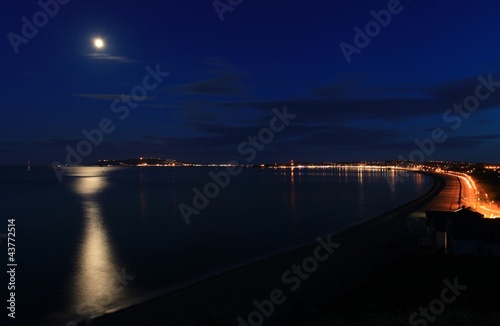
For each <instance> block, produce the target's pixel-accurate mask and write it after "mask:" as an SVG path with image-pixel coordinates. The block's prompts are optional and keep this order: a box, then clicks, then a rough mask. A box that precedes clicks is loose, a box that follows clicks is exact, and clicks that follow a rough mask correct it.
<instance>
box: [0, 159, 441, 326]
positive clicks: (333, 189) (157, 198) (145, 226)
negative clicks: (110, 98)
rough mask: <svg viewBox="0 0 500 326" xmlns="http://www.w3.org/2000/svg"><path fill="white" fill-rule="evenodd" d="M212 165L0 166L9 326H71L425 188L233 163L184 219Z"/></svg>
mask: <svg viewBox="0 0 500 326" xmlns="http://www.w3.org/2000/svg"><path fill="white" fill-rule="evenodd" d="M224 170H225V169H224V168H213V167H130V168H126V167H119V168H118V167H104V168H100V167H74V168H68V169H65V170H64V171H65V172H64V175H63V180H62V182H59V180H58V179H57V177H56V175H55V173H54V171H53V170H52V168H51V167H36V166H35V167H32V168H31V171H29V172H28V171H27V169H26V167H0V216H1V221H2V223H3V224H2V225H0V233H3V234H5V233H7V220H8V219H15V229H16V232H15V240H16V242H15V243H16V252H15V262H16V263H17V267H16V285H15V286H16V291H15V296H16V320H17V321H18V325H32V324H33V325H38V324H47V325H68V326H69V325H76V323H77V322H79V321H81V320H83V319H91V318H92V317H95V316H97V315H99V314H102V313H105V312H110V311H113V310H116V309H119V308H120V307H124V306H127V305H130V304H132V303H134V302H140V301H143V300H145V299H147V298H149V297H153V296H156V295H159V294H161V293H165V292H168V291H171V290H173V289H175V288H178V287H182V286H185V285H187V284H190V283H193V282H197V281H200V280H203V279H204V278H207V277H210V276H213V275H216V274H219V273H221V272H223V271H227V270H230V269H232V268H235V267H237V266H241V265H244V264H247V263H250V262H253V261H256V260H259V259H262V258H264V257H268V256H270V255H273V254H277V253H280V252H283V251H285V250H289V249H292V248H296V247H298V246H301V245H304V244H307V243H310V242H313V241H314V240H315V239H316V238H317V237H318V236H326V235H328V234H335V233H338V232H340V231H341V230H345V229H347V228H349V227H352V226H354V225H357V224H359V223H361V222H363V221H366V220H368V219H370V218H373V217H374V216H376V215H379V214H381V213H383V212H385V211H387V210H390V209H391V208H394V207H396V206H398V205H401V204H403V203H405V202H408V201H410V200H412V199H413V198H416V197H418V196H419V195H421V194H423V193H425V192H426V191H427V190H428V189H429V188H430V187H431V186H432V185H433V180H432V178H431V177H429V176H426V175H422V174H417V173H410V174H409V177H408V178H406V179H405V181H404V182H400V183H397V184H396V191H394V192H393V191H391V187H390V186H389V183H390V182H388V180H389V181H390V180H391V178H392V181H394V177H395V175H394V172H393V171H386V170H371V169H359V168H330V169H294V170H290V169H286V170H285V169H279V170H278V169H260V168H245V169H243V171H242V172H241V174H239V175H237V176H234V177H231V179H230V180H229V184H228V185H227V187H225V188H223V189H222V188H219V189H218V194H217V196H215V195H214V194H215V193H216V192H217V191H216V190H215V189H212V191H213V194H211V195H210V196H211V197H213V198H208V199H207V200H208V204H207V202H206V201H205V202H199V203H198V208H200V207H202V206H204V205H206V207H205V208H203V209H198V211H197V215H196V214H193V215H191V216H190V223H189V225H188V224H186V222H185V218H184V217H183V216H182V214H181V213H180V211H179V205H180V204H182V203H184V204H185V205H189V206H191V207H193V209H196V208H195V207H194V206H193V197H194V196H195V192H194V191H193V189H195V188H196V189H198V190H200V191H201V192H203V191H204V187H205V185H206V184H208V183H210V182H212V181H213V180H212V178H211V177H210V175H209V174H210V172H214V173H217V172H220V171H224ZM212 186H213V185H212ZM202 204H203V205H202ZM200 205H201V206H200ZM186 207H187V206H186ZM0 240H1V241H2V243H1V244H0V248H2V249H1V250H3V251H4V252H5V254H2V256H3V257H5V261H6V262H7V257H8V256H7V255H6V254H7V246H6V241H5V240H6V239H5V238H1V239H0ZM4 266H5V264H4ZM4 273H5V272H4ZM4 277H5V275H4V276H2V288H4V291H2V297H3V298H4V300H7V298H6V297H7V292H8V291H7V290H6V289H5V286H6V284H7V282H8V281H7V279H6V278H5V281H3V280H4ZM4 302H5V301H4ZM4 313H5V314H6V310H5V311H4Z"/></svg>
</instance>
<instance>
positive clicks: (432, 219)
mask: <svg viewBox="0 0 500 326" xmlns="http://www.w3.org/2000/svg"><path fill="white" fill-rule="evenodd" d="M425 216H426V218H425V225H426V227H427V239H426V243H427V244H428V245H429V246H431V247H432V248H433V249H434V252H441V253H451V252H450V249H451V247H452V244H451V243H450V241H456V240H457V233H456V230H455V232H454V234H455V238H451V233H450V230H451V229H450V227H452V226H453V225H454V222H455V221H456V220H460V221H469V222H470V223H480V222H481V221H483V220H485V219H484V218H483V217H484V215H483V214H481V213H478V212H474V211H472V210H470V209H468V208H465V207H462V208H460V209H458V210H456V211H451V212H449V211H426V212H425ZM460 237H461V238H463V235H462V234H461V235H460ZM453 248H454V249H455V247H453Z"/></svg>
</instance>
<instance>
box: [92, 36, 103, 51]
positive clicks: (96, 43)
mask: <svg viewBox="0 0 500 326" xmlns="http://www.w3.org/2000/svg"><path fill="white" fill-rule="evenodd" d="M94 46H95V47H96V48H98V49H101V48H103V47H104V41H103V40H102V39H101V38H96V39H94Z"/></svg>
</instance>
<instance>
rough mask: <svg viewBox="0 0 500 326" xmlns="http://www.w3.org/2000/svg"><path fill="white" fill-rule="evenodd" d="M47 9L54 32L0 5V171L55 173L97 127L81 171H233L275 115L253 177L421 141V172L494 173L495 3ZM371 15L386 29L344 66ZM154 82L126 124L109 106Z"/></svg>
mask: <svg viewBox="0 0 500 326" xmlns="http://www.w3.org/2000/svg"><path fill="white" fill-rule="evenodd" d="M60 1H61V2H62V3H65V2H67V3H65V4H61V3H59V2H54V1H47V2H52V3H57V4H58V7H59V8H58V10H57V13H55V14H52V15H53V17H49V16H48V15H45V16H44V14H37V12H39V11H41V10H42V9H41V6H40V4H39V3H37V1H34V0H29V1H28V0H26V1H13V0H8V1H4V3H3V7H2V11H1V12H2V13H1V14H0V15H1V19H0V24H1V25H0V26H1V30H2V35H3V36H2V37H3V40H2V46H1V51H0V56H1V66H0V67H1V71H0V72H1V75H0V76H1V77H0V78H1V85H2V87H1V88H0V94H1V96H2V101H1V107H2V111H1V113H2V115H1V118H0V164H26V162H27V161H28V160H31V162H32V164H47V163H50V162H52V161H54V160H56V161H58V162H61V163H64V162H65V160H66V155H67V148H68V146H69V147H71V148H73V149H76V148H77V146H78V144H79V143H80V142H81V141H82V140H85V136H84V134H83V133H82V130H84V129H85V130H87V131H90V130H92V129H95V128H99V124H100V122H101V121H107V122H111V123H112V128H111V127H110V126H109V125H108V126H107V127H108V128H109V129H113V131H111V132H107V133H103V139H102V142H100V143H98V145H95V146H93V148H92V149H91V150H90V153H88V155H85V156H83V155H82V158H83V161H82V164H88V163H92V162H94V161H96V160H98V159H125V158H132V157H139V156H144V157H161V158H171V159H177V160H183V161H194V162H220V163H223V162H227V161H229V160H231V159H236V160H238V161H242V162H243V161H244V159H242V158H243V157H246V156H242V155H241V153H239V151H238V146H239V144H241V143H242V142H244V141H248V140H247V138H248V137H249V136H254V135H258V133H259V131H260V130H261V129H262V128H265V127H269V122H270V120H271V119H272V117H273V116H274V114H273V112H272V110H273V108H276V109H277V110H278V111H280V112H281V111H283V108H284V107H285V106H286V108H287V111H288V113H289V114H294V115H296V117H295V118H294V119H293V120H291V122H290V124H289V125H287V126H286V128H284V130H283V131H281V132H278V133H276V134H274V140H273V141H272V142H270V143H269V144H266V145H265V149H263V150H261V151H258V154H257V156H256V158H255V161H254V162H255V163H260V162H266V163H272V162H288V161H290V160H291V159H293V160H295V161H353V160H354V161H358V160H369V161H372V160H395V159H398V158H401V157H403V158H408V157H409V155H410V153H411V152H412V151H414V150H416V149H419V147H418V146H417V145H416V144H415V140H416V139H418V140H420V141H422V140H424V139H426V138H432V136H433V134H435V130H436V128H441V129H442V130H441V131H442V132H441V137H440V143H436V142H434V145H435V150H434V151H429V152H428V153H427V154H425V159H426V160H453V161H482V162H500V150H499V148H500V132H499V131H498V121H499V118H500V112H499V109H498V108H499V106H500V24H499V23H498V22H499V18H498V17H499V14H500V2H499V1H494V0H491V1H484V0H480V1H460V0H458V1H430V0H413V1H409V0H402V1H401V2H400V4H399V5H398V2H397V1H395V0H390V1H386V0H384V1H374V0H363V1H352V0H336V1H326V0H310V1H302V0H301V1H295V0H290V1H269V0H243V1H239V0H232V1H229V0H222V1H219V8H222V9H219V11H220V12H219V13H218V12H217V10H216V9H215V7H214V3H213V1H212V0H203V1H202V0H199V1H198V0H195V1H180V0H179V1H160V0H158V1H153V0H141V1H126V0H120V1H106V0H85V1H84V0H71V1H67V0H64V1H63V0H60ZM43 2H44V0H42V3H43ZM227 3H233V4H236V6H231V7H224V6H228V5H227ZM388 7H390V10H392V11H393V13H391V11H387V8H388ZM228 8H229V9H231V10H232V11H231V10H229V9H228ZM48 10H49V11H50V10H52V11H55V7H54V6H53V5H52V7H50V8H49V9H48ZM380 10H386V12H389V13H391V14H390V15H391V17H390V22H388V23H385V22H387V20H386V21H385V22H384V24H385V25H386V27H382V26H380V24H379V23H377V24H378V25H377V24H373V23H372V24H369V26H370V27H371V28H372V29H371V30H370V33H371V34H372V35H373V37H370V36H367V37H368V39H367V38H366V37H361V40H360V37H358V39H357V41H358V42H357V43H358V45H359V48H358V47H357V48H356V49H355V50H356V51H355V52H351V53H350V55H348V56H346V55H344V53H343V50H342V49H344V50H345V48H346V46H347V48H349V49H351V50H352V49H353V48H354V46H356V45H355V40H354V38H355V35H356V33H357V32H356V31H355V30H354V28H355V27H356V26H357V27H359V28H360V29H361V30H365V27H366V25H367V23H370V22H371V21H374V20H375V18H374V15H373V14H371V13H370V12H371V11H375V12H380ZM222 11H224V12H223V13H221V12H222ZM34 15H35V18H36V19H38V20H37V22H38V25H40V27H36V26H35V27H36V28H37V30H38V31H37V32H36V33H35V32H34V31H33V30H30V29H29V28H27V27H25V28H24V33H25V34H26V35H27V36H28V37H25V36H26V35H24V36H23V25H25V24H26V21H28V23H29V24H31V23H32V22H33V19H34ZM375 15H376V14H375ZM23 17H26V19H25V20H24V21H23V20H22V18H23ZM47 17H48V18H47ZM221 17H222V18H223V20H222V21H221ZM381 17H382V18H380V19H384V18H386V19H387V16H383V15H382V16H381ZM44 18H47V19H45V20H44ZM377 26H379V30H377ZM30 33H31V34H30ZM365 33H366V32H365ZM33 34H36V35H33ZM97 37H101V38H102V39H103V40H104V42H105V47H104V48H101V49H97V48H96V47H95V46H94V44H93V40H94V38H97ZM342 42H345V43H342ZM368 42H369V43H368ZM367 43H368V44H367ZM341 44H344V48H342V47H341ZM346 44H347V45H346ZM361 47H362V48H361ZM16 52H17V53H16ZM346 57H347V59H346ZM348 61H350V63H348ZM147 67H149V68H147ZM148 69H149V70H148ZM156 69H159V70H160V71H161V72H162V73H161V74H162V75H161V76H163V77H159V76H158V75H156V77H157V78H158V79H157V80H155V79H154V78H149V81H148V82H149V84H148V85H149V86H148V87H149V88H150V89H151V90H147V94H144V93H140V92H139V93H136V94H138V95H137V98H140V99H142V101H134V100H131V99H130V98H128V100H129V103H132V106H136V107H135V108H133V107H132V106H129V107H128V108H127V107H125V108H127V110H128V113H126V112H125V109H124V108H123V106H124V105H127V104H124V102H120V101H122V94H123V95H124V96H125V99H127V97H126V96H127V95H130V94H131V92H132V90H133V89H135V90H138V89H140V86H141V85H143V80H144V78H145V76H146V75H148V74H149V72H148V71H151V70H152V71H154V70H156ZM166 72H168V73H169V74H168V76H166ZM480 76H482V77H480ZM160 79H161V82H157V81H160ZM480 80H482V82H481V81H480ZM488 80H490V81H489V82H488ZM496 83H497V84H496ZM486 84H487V85H486ZM479 85H482V86H481V87H480V90H479V94H481V95H480V96H481V97H483V99H481V100H478V99H477V94H476V93H477V91H478V90H477V88H478V87H479ZM137 86H139V88H137ZM143 90H144V88H143ZM486 97H487V99H486ZM466 98H468V100H467V101H466V106H467V107H468V108H469V109H471V110H469V109H467V110H466V109H464V108H463V107H462V108H461V109H454V105H455V106H463V105H464V101H465V100H466ZM115 100H116V101H118V102H119V103H118V102H115ZM130 101H132V102H130ZM113 103H115V104H113ZM117 103H118V104H117ZM471 103H472V104H471ZM120 108H121V109H120ZM453 110H456V111H455V112H453ZM103 119H104V120H103ZM108 131H109V130H108ZM438 131H439V130H438ZM443 133H444V135H445V136H443ZM443 137H444V138H446V139H445V140H444V141H443ZM429 146H430V145H429ZM428 148H430V147H428Z"/></svg>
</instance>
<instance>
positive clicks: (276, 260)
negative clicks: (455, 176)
mask: <svg viewBox="0 0 500 326" xmlns="http://www.w3.org/2000/svg"><path fill="white" fill-rule="evenodd" d="M426 175H429V176H431V177H432V178H433V179H434V185H433V186H431V188H430V189H429V190H427V191H426V192H425V193H424V194H423V195H421V196H419V197H418V198H415V199H413V200H412V201H410V202H408V203H405V204H402V205H399V206H398V207H395V208H393V209H391V210H389V211H386V212H384V213H382V214H379V215H378V216H376V217H373V218H371V219H369V220H367V221H364V222H361V223H360V224H358V225H356V226H353V227H350V228H348V229H346V230H342V231H339V232H338V233H337V234H335V235H333V236H332V238H333V239H334V241H335V242H339V243H341V244H342V246H344V243H345V242H347V243H348V242H352V239H355V238H357V237H359V236H360V235H361V236H363V234H364V235H365V237H369V234H368V235H367V234H366V233H367V232H368V233H370V232H371V231H370V229H373V228H378V227H380V226H381V225H384V224H387V223H389V222H391V221H392V222H394V221H396V220H399V222H401V221H400V220H401V218H399V219H398V217H402V216H403V215H405V216H408V215H409V214H411V213H412V212H414V211H416V210H418V209H419V208H421V207H423V206H424V205H425V204H426V203H427V202H429V201H430V200H432V199H433V198H434V197H435V196H436V195H437V194H439V193H440V192H441V191H442V189H443V188H444V187H445V185H446V183H445V181H444V179H445V177H444V176H442V175H437V174H431V173H426ZM397 225H398V229H399V228H400V227H401V226H402V227H403V229H402V230H403V231H404V230H408V229H407V227H406V219H404V220H403V224H402V225H401V223H397ZM384 228H385V227H384ZM393 233H394V234H392V236H397V235H398V232H393ZM405 237H406V235H405ZM339 240H341V241H339ZM349 240H350V241H349ZM399 241H400V239H396V241H389V247H393V246H394V245H393V244H392V245H391V243H398V242H399ZM315 246H317V243H316V242H313V243H310V244H306V245H304V246H300V247H298V248H295V249H292V250H289V251H286V252H283V253H280V254H276V255H273V256H270V257H268V258H265V259H262V260H259V261H257V262H254V263H250V264H247V265H245V266H241V267H239V268H235V269H232V270H230V271H227V272H225V273H222V274H220V275H216V276H213V277H210V278H208V279H204V280H202V281H200V282H198V283H195V284H191V285H189V286H187V287H183V288H180V289H177V290H174V291H173V292H170V293H165V294H163V295H160V296H159V297H154V298H151V299H149V300H147V301H144V302H141V303H138V304H136V305H132V306H129V307H125V308H123V309H120V310H117V311H115V312H112V313H109V314H105V315H102V316H99V317H96V318H95V319H94V320H92V321H91V322H90V325H115V324H116V325H118V324H123V322H124V321H130V319H131V318H132V319H135V320H137V321H138V322H139V321H141V320H142V321H144V319H147V320H149V321H150V323H149V322H148V324H151V323H153V322H154V321H158V320H163V321H164V322H163V324H165V322H166V320H169V321H171V325H181V324H185V325H190V324H192V325H199V322H200V321H201V320H205V319H207V318H210V316H213V317H214V318H216V319H218V320H219V319H220V320H225V322H226V323H227V322H229V323H231V321H233V324H236V322H235V321H236V316H238V315H241V316H246V314H245V310H247V311H248V312H250V311H251V309H252V307H253V305H252V301H253V300H256V299H260V300H262V299H263V298H265V295H263V296H262V295H258V293H259V292H261V291H264V293H265V292H266V291H265V290H261V291H260V290H259V287H257V288H255V287H254V286H252V287H250V288H252V290H253V292H254V294H250V292H248V290H249V287H248V286H246V285H245V284H244V283H245V282H244V281H245V280H246V279H248V278H249V277H250V278H251V280H250V283H252V282H251V281H252V280H253V283H257V284H259V285H261V284H262V283H263V282H259V281H257V282H255V280H261V281H262V279H264V280H265V282H269V280H268V279H269V277H272V276H276V275H277V276H280V275H281V273H282V272H283V271H286V270H287V269H289V268H290V266H291V265H292V264H294V263H299V262H300V261H301V260H302V259H303V258H304V257H307V256H308V255H310V252H312V250H313V249H314V247H315ZM383 251H384V250H382V251H381V253H383ZM339 252H341V253H342V252H343V248H342V247H341V248H340V249H339ZM335 256H336V254H335V253H334V254H333V258H332V259H331V262H335V261H337V258H335ZM356 260H357V261H358V262H359V261H360V260H361V261H362V259H360V258H356ZM385 260H386V259H381V258H380V257H379V261H378V262H376V265H378V264H379V263H381V262H382V261H385ZM327 263H328V262H327ZM337 263H338V262H337ZM362 265H363V264H362ZM269 270H271V271H269ZM263 271H264V273H263ZM259 274H260V276H259ZM316 274H319V272H318V273H316ZM347 275H350V274H349V273H347ZM344 276H345V275H344ZM314 277H316V276H314ZM365 277H366V275H365V276H364V277H363V276H359V277H358V278H357V280H356V281H351V282H350V283H351V285H354V284H357V283H359V282H360V281H361V280H363V279H365ZM368 277H369V275H368ZM318 279H321V278H320V277H319V276H318ZM276 281H277V282H276ZM279 281H281V279H276V277H275V278H274V284H276V283H277V284H278V285H279V284H280V282H279ZM271 283H273V282H271ZM304 284H305V283H304ZM281 285H282V284H281ZM311 285H312V284H311ZM340 285H341V286H335V285H332V284H330V286H328V287H329V288H332V291H337V292H339V293H341V292H342V291H344V290H345V289H346V288H350V287H346V286H345V285H342V284H340ZM237 288H240V289H241V291H242V292H243V294H242V293H240V294H236V295H235V297H236V298H235V299H236V300H235V301H233V302H232V304H233V305H234V304H236V305H237V309H236V310H237V311H242V313H238V312H237V311H236V312H234V314H233V315H234V316H232V317H231V316H230V315H231V313H229V314H228V313H225V314H221V313H220V312H218V310H220V308H217V309H210V308H209V307H208V306H207V304H200V302H199V300H200V299H196V297H205V298H207V299H208V301H210V300H211V299H213V298H214V297H220V296H221V293H220V292H227V290H228V289H234V290H233V291H232V292H233V295H234V291H235V290H236V289H237ZM260 288H261V289H262V288H264V289H265V288H267V289H268V290H272V289H273V288H275V287H273V286H271V285H270V286H268V287H266V286H260ZM308 289H309V287H308ZM303 290H307V289H305V286H304V289H303ZM309 291H311V290H309ZM313 291H315V290H313ZM242 296H243V297H245V299H243V298H242ZM222 297H224V296H222ZM314 297H315V299H316V300H311V302H312V301H315V302H317V301H318V299H319V300H320V298H321V297H322V295H320V294H318V293H316V294H315V295H314ZM308 299H309V298H308ZM222 300H223V301H226V300H224V299H222ZM177 301H184V302H186V304H187V303H188V302H190V303H191V304H189V307H191V308H192V309H190V308H189V307H187V310H186V306H185V305H183V306H182V307H179V306H178V303H177ZM290 301H291V300H290ZM193 304H194V306H193ZM208 305H210V304H208ZM211 305H214V303H211ZM285 305H288V304H285ZM290 307H291V305H290ZM194 310H196V312H195V311H194ZM293 310H296V309H293ZM287 315H288V316H289V315H290V311H289V312H286V311H285V312H284V313H279V314H278V313H275V314H274V315H273V316H271V318H270V319H269V321H270V322H271V321H273V320H275V319H276V318H278V319H286V316H287ZM146 316H149V317H146ZM183 317H186V319H189V320H184V319H183ZM264 324H266V322H265V323H264ZM169 325H170V324H169Z"/></svg>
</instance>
